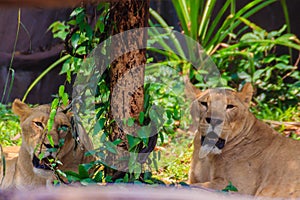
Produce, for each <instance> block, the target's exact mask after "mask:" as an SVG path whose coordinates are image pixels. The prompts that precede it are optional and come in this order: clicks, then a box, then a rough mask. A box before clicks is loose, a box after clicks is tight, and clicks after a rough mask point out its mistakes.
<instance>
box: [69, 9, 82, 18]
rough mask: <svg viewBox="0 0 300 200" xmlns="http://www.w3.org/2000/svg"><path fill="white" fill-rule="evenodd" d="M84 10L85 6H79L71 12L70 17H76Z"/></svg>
mask: <svg viewBox="0 0 300 200" xmlns="http://www.w3.org/2000/svg"><path fill="white" fill-rule="evenodd" d="M83 11H84V8H82V7H79V8H75V9H74V10H73V12H72V13H71V14H70V17H75V16H76V15H79V14H80V13H82V12H83Z"/></svg>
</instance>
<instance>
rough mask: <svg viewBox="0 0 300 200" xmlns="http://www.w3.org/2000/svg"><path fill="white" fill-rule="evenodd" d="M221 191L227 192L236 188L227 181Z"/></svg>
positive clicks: (234, 190)
mask: <svg viewBox="0 0 300 200" xmlns="http://www.w3.org/2000/svg"><path fill="white" fill-rule="evenodd" d="M222 191H223V192H229V191H232V192H237V191H238V189H237V188H236V187H235V186H234V185H232V183H231V182H229V184H228V185H227V186H226V187H225V188H224V189H223V190H222Z"/></svg>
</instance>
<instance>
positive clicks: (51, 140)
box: [47, 134, 54, 147]
mask: <svg viewBox="0 0 300 200" xmlns="http://www.w3.org/2000/svg"><path fill="white" fill-rule="evenodd" d="M47 138H48V140H49V143H50V145H51V146H52V147H54V141H53V138H52V136H51V135H50V134H47Z"/></svg>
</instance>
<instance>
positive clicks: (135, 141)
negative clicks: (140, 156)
mask: <svg viewBox="0 0 300 200" xmlns="http://www.w3.org/2000/svg"><path fill="white" fill-rule="evenodd" d="M126 136H127V141H128V144H129V151H132V150H133V149H134V148H135V147H136V146H137V145H138V144H139V143H140V142H141V138H138V137H134V136H132V135H129V134H127V135H126Z"/></svg>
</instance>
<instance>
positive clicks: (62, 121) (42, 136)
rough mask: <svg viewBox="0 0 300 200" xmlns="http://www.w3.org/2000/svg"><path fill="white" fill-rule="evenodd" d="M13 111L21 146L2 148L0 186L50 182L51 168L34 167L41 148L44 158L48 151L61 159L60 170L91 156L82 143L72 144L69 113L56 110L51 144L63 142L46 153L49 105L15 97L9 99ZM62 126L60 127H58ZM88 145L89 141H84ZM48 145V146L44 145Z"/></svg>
mask: <svg viewBox="0 0 300 200" xmlns="http://www.w3.org/2000/svg"><path fill="white" fill-rule="evenodd" d="M12 109H13V112H14V113H15V114H17V115H18V116H20V121H21V128H22V145H21V147H6V148H3V152H4V156H5V158H6V159H5V160H6V165H5V167H6V171H5V176H4V178H3V167H2V165H1V168H0V169H1V170H0V181H1V180H2V179H3V180H2V183H1V186H0V188H2V189H6V188H17V189H23V188H24V189H33V188H36V187H38V186H45V185H47V184H51V182H52V181H53V180H54V178H55V177H54V172H53V170H49V169H43V168H40V165H37V166H38V167H34V164H33V160H34V156H36V157H38V156H39V154H40V153H41V152H43V153H44V158H45V157H47V156H49V155H51V156H52V157H53V158H57V159H58V160H59V161H61V162H62V163H63V165H59V167H58V168H59V169H60V170H63V171H64V170H72V171H77V168H78V164H80V163H88V162H90V161H91V160H92V158H90V157H86V156H84V153H85V152H86V148H85V146H84V145H82V144H81V145H80V144H79V145H77V148H76V144H75V139H74V138H73V137H72V133H71V124H70V116H69V115H68V114H64V113H63V112H60V110H58V112H57V114H56V116H55V120H54V124H53V128H52V130H51V131H50V132H49V134H50V135H51V136H52V138H53V141H54V145H58V144H59V140H60V139H64V144H63V145H62V146H61V147H58V151H57V152H53V153H49V144H50V142H49V140H48V137H47V133H48V131H47V130H46V126H47V121H48V119H49V113H50V106H49V105H41V106H38V107H36V108H30V107H29V106H27V105H26V104H24V103H22V102H21V101H20V100H18V99H16V100H15V101H14V103H13V107H12ZM62 127H63V128H64V129H62ZM88 145H91V143H90V144H88ZM47 146H48V147H47ZM38 163H39V164H41V165H47V164H48V163H47V161H39V162H38Z"/></svg>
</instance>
